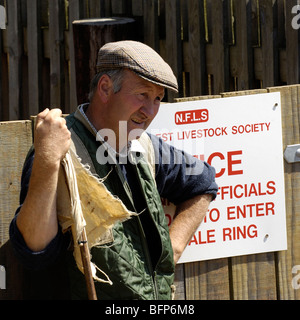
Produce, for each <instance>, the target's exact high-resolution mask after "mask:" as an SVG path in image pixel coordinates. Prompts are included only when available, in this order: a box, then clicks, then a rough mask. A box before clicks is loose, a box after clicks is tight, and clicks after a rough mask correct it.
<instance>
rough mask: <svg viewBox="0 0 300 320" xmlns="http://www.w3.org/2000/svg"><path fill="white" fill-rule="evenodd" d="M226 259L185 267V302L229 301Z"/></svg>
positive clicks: (196, 263) (189, 264)
mask: <svg viewBox="0 0 300 320" xmlns="http://www.w3.org/2000/svg"><path fill="white" fill-rule="evenodd" d="M228 275H229V269H228V259H217V260H212V261H202V262H195V263H188V264H186V265H185V282H186V299H187V300H229V299H230V285H229V276H228Z"/></svg>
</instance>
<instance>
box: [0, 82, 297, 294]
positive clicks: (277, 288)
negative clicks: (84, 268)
mask: <svg viewBox="0 0 300 320" xmlns="http://www.w3.org/2000/svg"><path fill="white" fill-rule="evenodd" d="M266 92H280V93H281V103H282V129H283V148H284V149H285V147H286V146H287V145H293V144H297V143H299V141H300V130H299V128H300V108H299V105H300V85H293V86H284V87H271V88H267V89H260V90H251V91H241V92H228V93H223V94H221V95H219V96H208V97H207V96H206V97H194V98H186V99H185V100H197V99H208V98H219V97H229V96H236V95H250V94H256V93H266ZM182 100H183V99H181V101H182ZM0 143H1V149H0V191H1V202H0V247H1V244H2V247H1V248H0V265H3V266H5V268H6V272H7V290H0V300H1V299H24V298H35V299H38V298H44V299H46V298H47V299H49V298H51V299H59V298H66V297H67V295H66V291H65V287H64V285H65V279H66V274H65V273H64V269H63V268H62V264H63V260H62V261H60V263H61V265H59V266H56V268H58V269H59V270H60V272H56V270H57V269H55V268H52V269H50V270H47V273H46V274H45V273H33V272H28V271H26V270H24V269H23V268H22V267H21V266H20V265H19V264H18V262H17V261H16V258H15V257H14V255H13V253H12V249H11V247H10V242H9V241H7V240H8V227H9V222H10V221H11V219H12V217H13V215H14V212H15V210H16V208H17V207H18V197H19V189H20V187H19V177H20V174H21V167H22V163H23V159H24V157H25V155H26V152H27V150H28V148H29V146H30V145H31V143H32V136H31V122H30V121H17V122H12V121H10V122H0ZM282 152H284V150H282ZM284 174H285V190H286V221H287V237H288V250H287V251H282V252H273V253H262V254H258V255H250V256H240V257H232V258H226V259H218V260H211V261H202V262H195V263H188V264H184V265H178V266H177V267H176V285H177V292H176V299H177V300H186V299H187V300H206V299H209V300H214V299H222V300H229V299H230V300H264V299H265V300H277V299H278V300H279V299H282V300H298V299H300V289H298V290H297V289H296V288H295V289H294V288H293V286H292V280H293V278H294V277H296V276H297V277H298V276H299V275H297V272H298V267H297V268H296V269H295V270H296V271H294V273H293V267H295V266H300V196H299V195H300V163H296V164H288V163H287V162H285V164H284ZM282 227H283V228H284V227H285V226H282ZM41 283H42V286H41V285H40V284H41Z"/></svg>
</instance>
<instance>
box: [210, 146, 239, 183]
mask: <svg viewBox="0 0 300 320" xmlns="http://www.w3.org/2000/svg"><path fill="white" fill-rule="evenodd" d="M242 154H243V151H242V150H239V151H230V152H228V153H227V168H228V175H229V176H235V175H242V174H243V173H244V171H243V170H233V166H235V165H239V164H242V160H241V159H234V158H233V157H234V156H238V155H242ZM216 157H217V158H219V159H221V160H225V156H224V155H223V154H222V153H221V152H215V153H213V154H211V155H210V157H209V158H208V160H207V162H208V164H209V165H211V166H214V165H213V164H212V161H213V159H214V158H216ZM225 172H226V168H224V167H223V168H221V170H220V171H219V172H217V173H216V178H220V177H222V176H223V174H224V173H225Z"/></svg>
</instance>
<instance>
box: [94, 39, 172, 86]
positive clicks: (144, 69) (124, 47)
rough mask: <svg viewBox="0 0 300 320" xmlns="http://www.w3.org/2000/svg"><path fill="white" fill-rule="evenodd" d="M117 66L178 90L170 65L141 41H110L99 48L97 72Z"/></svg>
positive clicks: (116, 67)
mask: <svg viewBox="0 0 300 320" xmlns="http://www.w3.org/2000/svg"><path fill="white" fill-rule="evenodd" d="M119 68H127V69H129V70H131V71H133V72H135V73H136V74H137V75H138V76H140V77H142V78H143V79H145V80H148V81H150V82H152V83H155V84H157V85H159V86H162V87H166V88H169V89H171V90H174V91H176V92H178V83H177V79H176V77H175V75H174V73H173V71H172V69H171V67H170V66H169V65H168V64H167V63H166V62H165V61H164V60H163V58H162V57H161V56H160V55H159V54H158V53H157V52H155V51H154V50H153V49H152V48H150V47H149V46H147V45H145V44H143V43H141V42H137V41H129V40H128V41H117V42H110V43H107V44H105V45H104V46H103V47H102V48H100V50H99V52H98V61H97V72H101V71H104V70H112V69H119Z"/></svg>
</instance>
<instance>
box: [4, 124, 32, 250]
mask: <svg viewBox="0 0 300 320" xmlns="http://www.w3.org/2000/svg"><path fill="white" fill-rule="evenodd" d="M31 137H32V133H31V121H16V122H15V121H13V122H0V145H1V148H0V194H1V201H0V246H1V244H4V242H6V241H7V240H8V227H9V223H10V221H11V219H12V217H13V216H14V214H15V211H16V209H17V207H18V205H19V192H20V177H21V171H22V167H23V163H24V160H25V157H26V154H27V152H28V150H29V148H30V146H31V144H32V138H31Z"/></svg>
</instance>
